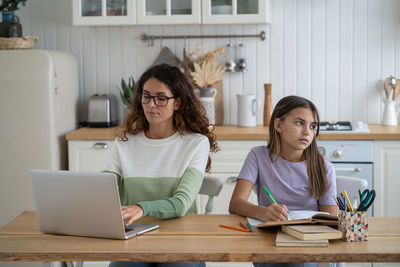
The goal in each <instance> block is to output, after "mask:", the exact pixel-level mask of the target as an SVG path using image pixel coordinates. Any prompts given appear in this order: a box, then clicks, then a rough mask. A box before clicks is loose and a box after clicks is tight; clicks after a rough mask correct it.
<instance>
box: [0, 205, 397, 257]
mask: <svg viewBox="0 0 400 267" xmlns="http://www.w3.org/2000/svg"><path fill="white" fill-rule="evenodd" d="M141 221H142V222H151V223H158V224H159V225H160V228H159V229H158V230H155V231H152V232H149V233H146V234H144V235H141V236H138V237H134V238H131V239H129V240H110V239H100V238H85V237H74V236H60V235H50V234H42V233H40V231H39V228H38V225H37V218H36V212H33V211H25V212H23V213H21V214H20V215H19V216H18V217H17V218H16V219H14V220H13V221H11V222H10V223H9V224H7V225H5V226H4V227H2V228H0V261H44V262H46V261H110V260H121V261H144V262H146V261H156V262H178V261H212V262H219V261H220V262H230V261H232V262H233V261H234V262H398V261H400V218H370V224H369V233H370V236H369V240H368V241H363V242H353V243H352V242H344V241H342V240H331V241H330V244H329V247H276V246H275V235H276V231H275V230H271V229H270V230H258V229H255V231H254V232H252V233H246V232H240V231H236V230H231V229H226V228H221V227H219V226H218V225H219V224H228V225H233V226H238V223H239V221H242V222H245V219H244V218H243V217H240V216H236V215H186V216H184V217H182V218H177V219H170V220H159V219H155V218H143V219H141Z"/></svg>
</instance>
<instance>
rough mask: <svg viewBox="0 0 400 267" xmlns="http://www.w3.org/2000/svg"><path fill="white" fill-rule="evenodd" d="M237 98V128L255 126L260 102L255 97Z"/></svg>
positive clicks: (242, 96)
mask: <svg viewBox="0 0 400 267" xmlns="http://www.w3.org/2000/svg"><path fill="white" fill-rule="evenodd" d="M236 96H237V98H238V110H237V115H238V121H237V124H238V126H242V127H252V126H256V125H257V113H258V110H259V108H260V105H261V104H260V100H258V99H257V98H256V96H255V95H236Z"/></svg>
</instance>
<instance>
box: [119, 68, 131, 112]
mask: <svg viewBox="0 0 400 267" xmlns="http://www.w3.org/2000/svg"><path fill="white" fill-rule="evenodd" d="M134 93H135V80H134V79H133V77H132V76H131V77H129V79H128V83H126V82H125V80H124V78H122V79H121V88H119V95H120V96H121V100H122V103H123V104H124V105H125V107H126V108H127V109H128V108H129V107H130V105H131V101H132V99H133V96H134Z"/></svg>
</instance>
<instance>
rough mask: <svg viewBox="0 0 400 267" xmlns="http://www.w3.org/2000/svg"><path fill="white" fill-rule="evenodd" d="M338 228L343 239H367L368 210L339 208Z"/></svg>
mask: <svg viewBox="0 0 400 267" xmlns="http://www.w3.org/2000/svg"><path fill="white" fill-rule="evenodd" d="M339 230H340V231H342V234H343V240H345V241H351V242H352V241H366V240H368V211H356V212H345V211H343V210H339Z"/></svg>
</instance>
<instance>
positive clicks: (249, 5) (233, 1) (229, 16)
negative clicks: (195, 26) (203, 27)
mask: <svg viewBox="0 0 400 267" xmlns="http://www.w3.org/2000/svg"><path fill="white" fill-rule="evenodd" d="M269 3H270V0H203V1H202V19H203V20H202V22H203V23H204V24H244V23H269V22H270V15H269V10H270V4H269Z"/></svg>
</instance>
